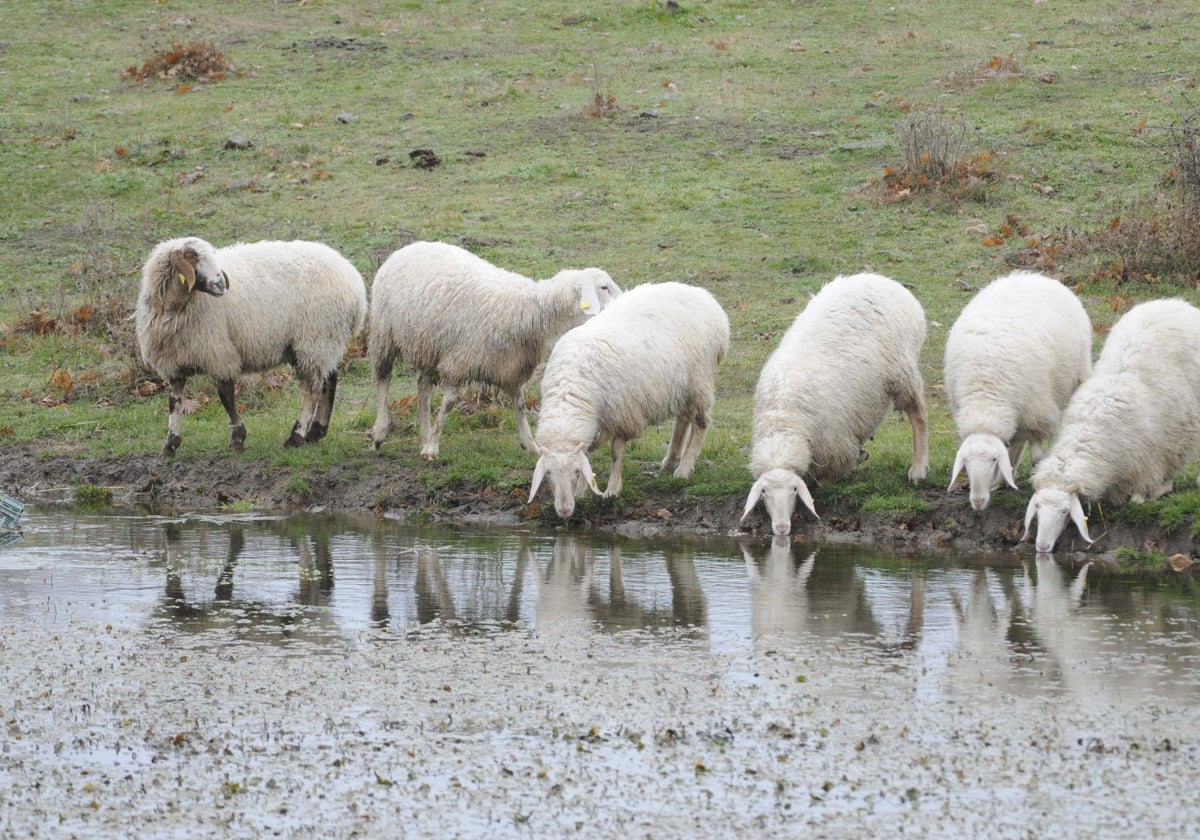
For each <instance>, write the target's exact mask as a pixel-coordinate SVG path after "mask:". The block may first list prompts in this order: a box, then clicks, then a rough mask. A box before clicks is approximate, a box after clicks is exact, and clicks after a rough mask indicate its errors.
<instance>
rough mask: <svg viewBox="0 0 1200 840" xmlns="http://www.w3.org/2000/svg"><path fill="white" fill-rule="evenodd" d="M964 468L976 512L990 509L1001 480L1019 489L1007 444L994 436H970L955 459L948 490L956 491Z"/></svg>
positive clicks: (972, 505)
mask: <svg viewBox="0 0 1200 840" xmlns="http://www.w3.org/2000/svg"><path fill="white" fill-rule="evenodd" d="M964 469H965V470H966V472H967V481H968V482H969V483H970V485H971V507H973V508H975V510H983V509H984V508H986V507H987V506H988V502H989V501H990V500H991V496H992V488H993V487H995V486H996V485H997V484H998V483H999V482H1000V480H1001V479H1003V480H1004V482H1005V483H1006V484H1008V486H1009V487H1011V488H1013V489H1014V490H1016V489H1018V488H1017V482H1016V480H1015V479H1014V478H1013V467H1012V463H1011V462H1010V461H1009V458H1008V448H1007V447H1006V446H1005V445H1004V441H1002V440H1000V438H998V437H996V436H995V435H987V434H974V435H967V437H966V439H965V440H963V442H962V445H961V446H960V447H958V454H957V455H956V456H955V457H954V469H953V470H952V471H951V474H950V486H949V487H948V488H947V490H953V489H954V482H955V481H957V480H958V475H959V473H961V472H962V471H963V470H964Z"/></svg>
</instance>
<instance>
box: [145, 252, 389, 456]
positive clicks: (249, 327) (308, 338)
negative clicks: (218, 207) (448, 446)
mask: <svg viewBox="0 0 1200 840" xmlns="http://www.w3.org/2000/svg"><path fill="white" fill-rule="evenodd" d="M201 293H203V294H201ZM366 314H367V290H366V286H365V285H364V283H363V278H362V275H361V274H359V273H358V270H357V269H356V268H355V267H354V266H353V265H351V264H350V263H349V262H348V261H347V260H346V259H345V258H344V257H343V256H342V255H341V254H339V253H338V252H337V251H335V250H334V249H332V248H330V247H329V246H327V245H322V244H321V243H318V242H299V241H298V242H252V243H238V244H236V245H230V246H227V247H224V248H220V249H218V248H214V247H213V246H212V245H211V244H209V243H208V242H206V241H205V240H203V239H200V238H197V237H184V238H179V239H170V240H167V241H166V242H161V243H159V244H158V245H157V246H155V248H154V250H153V251H151V253H150V257H149V259H147V260H146V264H145V266H144V267H143V269H142V286H141V292H140V294H139V296H138V303H137V309H136V311H135V313H134V320H135V322H136V325H137V337H138V344H139V346H140V348H141V353H142V359H143V360H144V361H145V363H146V365H147V366H148V367H149V368H151V369H153V370H155V371H156V372H157V373H158V374H159V375H160V376H162V377H163V378H164V379H166V380H167V382H168V384H169V386H170V395H169V398H168V404H169V407H170V418H169V420H168V421H167V442H166V444H165V445H164V446H163V449H162V454H163V456H164V457H171V456H173V455H174V454H175V451H176V449H178V448H179V444H180V442H181V440H182V415H183V387H184V385H185V384H186V382H187V380H188V378H189V377H190V376H193V375H194V374H198V373H203V374H207V375H209V376H211V377H212V378H213V379H214V380H215V381H216V383H217V396H218V397H220V399H221V405H223V406H224V407H225V413H226V414H227V415H229V426H230V438H229V449H230V450H232V451H235V452H240V451H241V450H242V449H243V448H244V444H245V440H246V427H245V426H244V425H243V424H242V421H241V419H240V418H239V417H238V410H237V401H236V399H235V397H234V385H235V383H236V381H237V378H238V377H239V376H241V375H242V374H244V373H253V372H256V371H262V370H267V369H269V368H272V367H275V366H276V365H281V364H283V363H285V362H287V363H290V364H291V366H292V368H293V369H294V370H295V372H296V378H297V379H299V380H300V387H301V401H300V417H299V419H298V420H297V421H296V423H295V425H294V426H293V427H292V432H291V434H290V435H289V436H288V438H287V440H285V441H284V446H300V445H302V444H304V443H314V442H316V441H318V440H320V439H321V438H322V437H324V436H325V434H326V432H328V430H329V421H330V416H331V414H332V412H333V398H334V393H335V391H336V390H337V366H338V363H339V362H340V361H341V359H342V356H343V355H344V354H345V352H346V345H347V342H348V341H349V340H350V339H351V338H352V337H353V336H354V335H356V334H357V333H358V332H359V331H360V330H361V329H362V327H363V321H364V320H365V318H366Z"/></svg>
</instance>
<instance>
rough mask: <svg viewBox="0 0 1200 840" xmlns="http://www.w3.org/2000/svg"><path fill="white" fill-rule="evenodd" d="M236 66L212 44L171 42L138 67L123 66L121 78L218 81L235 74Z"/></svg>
mask: <svg viewBox="0 0 1200 840" xmlns="http://www.w3.org/2000/svg"><path fill="white" fill-rule="evenodd" d="M236 73H237V68H236V67H234V66H233V64H232V63H230V61H229V59H227V58H226V57H225V54H224V53H222V52H221V51H220V50H218V49H217V48H216V47H214V46H213V45H212V44H199V43H194V42H193V43H191V44H172V45H171V47H170V49H167V50H163V51H162V52H160V53H158V54H157V55H155V56H153V57H152V58H150V59H147V60H146V61H145V62H144V63H143V64H142V65H141V66H140V67H139V66H138V65H136V64H134V65H132V66H130V67H127V68H125V70H123V71H122V72H121V78H123V79H132V80H134V81H139V82H144V81H147V80H149V79H170V80H172V81H176V82H181V83H182V82H219V81H221V80H222V79H224V78H225V77H226V76H228V75H235V74H236Z"/></svg>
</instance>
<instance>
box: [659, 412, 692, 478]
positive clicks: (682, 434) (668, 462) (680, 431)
mask: <svg viewBox="0 0 1200 840" xmlns="http://www.w3.org/2000/svg"><path fill="white" fill-rule="evenodd" d="M689 425H690V423H689V420H688V416H687V415H686V414H680V415H679V416H678V417H676V418H675V428H674V429H673V430H672V431H671V441H670V442H669V443H668V444H667V455H666V457H665V458H663V460H662V464H660V465H659V467H658V471H659V472H660V473H664V472H666V471H667V470H669V469H671V467H673V466H675V465H676V464H677V463H678V462H679V453H680V451H681V450H682V449H683V444H684V441H686V440H687V434H688V427H689Z"/></svg>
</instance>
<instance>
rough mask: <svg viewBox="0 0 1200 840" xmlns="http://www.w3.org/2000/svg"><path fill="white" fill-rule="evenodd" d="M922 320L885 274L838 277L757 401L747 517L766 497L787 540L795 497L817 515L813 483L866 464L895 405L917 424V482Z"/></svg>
mask: <svg viewBox="0 0 1200 840" xmlns="http://www.w3.org/2000/svg"><path fill="white" fill-rule="evenodd" d="M924 343H925V312H924V310H922V309H921V304H920V303H918V302H917V299H916V298H915V297H914V296H913V295H912V293H911V292H909V291H908V290H907V289H905V288H904V287H903V286H902V285H900V284H899V283H897V282H896V281H894V280H890V279H889V278H887V277H884V276H882V275H879V274H855V275H853V276H850V277H837V278H835V279H834V280H832V281H831V282H829V283H827V284H826V285H825V286H824V287H823V288H822V289H821V290H820V291H819V292H818V293H817V294H816V295H814V296H813V298H812V300H810V301H809V303H808V306H806V307H805V308H804V311H803V312H801V313H800V315H799V316H798V317H797V318H796V320H795V322H794V323H793V324H792V325H791V327H789V328H788V331H787V332H786V333H785V334H784V336H783V339H782V340H781V341H780V342H779V346H778V347H777V348H776V349H775V352H773V353H772V354H771V356H770V358H768V359H767V363H766V364H765V365H764V366H763V369H762V373H761V375H760V376H759V379H758V387H757V389H756V390H755V393H754V422H753V448H752V450H751V456H750V472H751V473H752V474H753V475H754V479H755V480H754V485H753V486H752V487H751V488H750V494H749V496H748V497H747V499H746V508H745V511H744V512H743V513H742V519H743V520H745V518H746V517H747V516H749V514H750V511H752V510H753V509H754V506H755V505H756V504H757V503H758V501H759V499H762V502H763V506H764V507H765V508H766V511H767V514H768V515H769V516H770V517H771V529H772V531H773V532H774V533H775V534H777V535H781V536H782V535H784V534H789V533H791V530H792V513H793V512H794V511H795V509H796V499H797V498H799V499H800V500H801V501H802V502H803V503H804V506H805V507H806V508H808V511H809V512H810V513H811V514H812V515H813V516H817V511H816V508H815V507H814V505H813V498H812V494H811V493H810V492H809V489H808V485H807V483H806V479H807V480H813V481H820V482H826V481H838V480H840V479H843V478H845V477H846V476H848V475H849V474H850V472H851V470H853V469H854V467H855V466H856V465H857V464H858V463H859V462H860V461H862V460H863V459H865V458H866V453H865V451H864V450H863V448H862V446H863V444H864V443H865V442H866V441H867V440H868V439H869V438H870V437H871V436H872V435H873V434H874V433H875V430H876V429H878V428H879V426H880V425H881V424H882V423H883V421H884V420H886V419H887V415H888V412H890V411H891V410H892V407H893V406H895V408H897V409H898V410H900V411H903V412H904V413H905V414H907V415H908V421H909V423H910V424H911V425H912V435H913V460H912V467H911V468H910V469H909V471H908V477H909V479H910V480H912V481H920V480H922V479H924V478H925V476H926V474H927V473H928V472H929V446H928V431H927V422H926V415H925V399H924V383H923V381H922V379H921V371H920V367H919V363H920V356H921V347H922V345H923V344H924Z"/></svg>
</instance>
